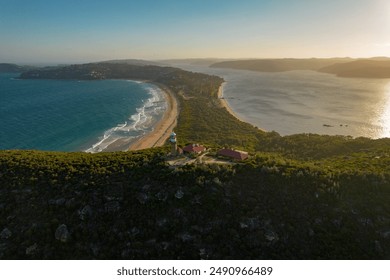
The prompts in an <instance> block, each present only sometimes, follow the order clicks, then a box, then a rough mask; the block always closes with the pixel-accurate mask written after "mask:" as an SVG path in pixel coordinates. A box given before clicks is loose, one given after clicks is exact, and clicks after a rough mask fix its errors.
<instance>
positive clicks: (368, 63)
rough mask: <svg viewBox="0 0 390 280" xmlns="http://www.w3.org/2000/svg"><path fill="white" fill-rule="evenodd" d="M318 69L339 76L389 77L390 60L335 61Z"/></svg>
mask: <svg viewBox="0 0 390 280" xmlns="http://www.w3.org/2000/svg"><path fill="white" fill-rule="evenodd" d="M318 71H319V72H323V73H329V74H335V75H337V76H339V77H356V78H390V60H356V61H351V62H347V63H336V64H333V65H330V66H327V67H324V68H321V69H320V70H318Z"/></svg>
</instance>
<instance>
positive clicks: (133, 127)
mask: <svg viewBox="0 0 390 280" xmlns="http://www.w3.org/2000/svg"><path fill="white" fill-rule="evenodd" d="M135 82H136V83H138V84H142V86H143V87H144V88H145V90H147V92H148V94H149V95H150V97H149V98H148V99H147V100H144V101H143V106H142V107H139V108H137V109H136V113H135V114H132V115H131V116H130V117H129V118H128V120H126V121H125V122H124V123H119V124H118V125H117V126H115V127H112V128H110V129H108V130H106V131H105V132H104V134H103V136H101V137H100V138H99V141H98V142H97V143H95V144H93V145H92V146H91V147H90V148H88V149H86V150H85V151H86V152H90V153H97V152H102V151H105V150H106V149H110V146H113V145H115V144H117V145H116V147H115V150H121V151H126V150H127V149H128V147H129V145H130V144H131V142H133V141H135V140H136V139H138V138H140V137H142V136H143V135H145V134H146V133H148V132H150V131H152V130H153V129H154V125H155V124H156V123H157V122H158V120H159V119H160V118H161V117H162V115H163V113H164V111H165V110H166V108H167V103H166V100H165V99H164V94H163V92H162V91H161V90H160V89H159V88H158V87H157V86H155V85H152V84H147V83H141V82H139V81H135ZM110 150H112V149H110Z"/></svg>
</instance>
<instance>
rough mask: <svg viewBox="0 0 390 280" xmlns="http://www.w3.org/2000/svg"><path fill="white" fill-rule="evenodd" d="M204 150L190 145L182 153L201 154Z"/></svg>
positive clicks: (196, 145) (195, 145) (202, 147)
mask: <svg viewBox="0 0 390 280" xmlns="http://www.w3.org/2000/svg"><path fill="white" fill-rule="evenodd" d="M204 150H206V148H205V147H204V146H201V145H198V144H190V145H187V146H185V147H184V148H183V151H185V152H187V153H201V152H203V151H204Z"/></svg>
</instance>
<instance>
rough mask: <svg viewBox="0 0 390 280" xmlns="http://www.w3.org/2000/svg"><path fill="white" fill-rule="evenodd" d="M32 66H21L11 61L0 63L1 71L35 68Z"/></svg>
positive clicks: (11, 71) (16, 71)
mask: <svg viewBox="0 0 390 280" xmlns="http://www.w3.org/2000/svg"><path fill="white" fill-rule="evenodd" d="M33 68H34V67H32V66H20V65H16V64H11V63H0V73H18V72H24V71H28V70H31V69H33Z"/></svg>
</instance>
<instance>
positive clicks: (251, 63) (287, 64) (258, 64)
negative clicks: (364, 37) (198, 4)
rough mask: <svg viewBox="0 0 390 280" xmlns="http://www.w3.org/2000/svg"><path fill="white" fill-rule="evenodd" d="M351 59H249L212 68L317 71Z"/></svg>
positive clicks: (261, 70)
mask: <svg viewBox="0 0 390 280" xmlns="http://www.w3.org/2000/svg"><path fill="white" fill-rule="evenodd" d="M351 60H352V59H351V58H330V59H321V58H310V59H295V58H284V59H251V60H235V61H223V62H218V63H214V64H212V65H211V66H210V67H212V68H232V69H242V70H251V71H259V72H284V71H291V70H314V71H316V70H319V69H321V68H324V67H326V66H330V65H333V64H335V63H341V62H349V61H351Z"/></svg>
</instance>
